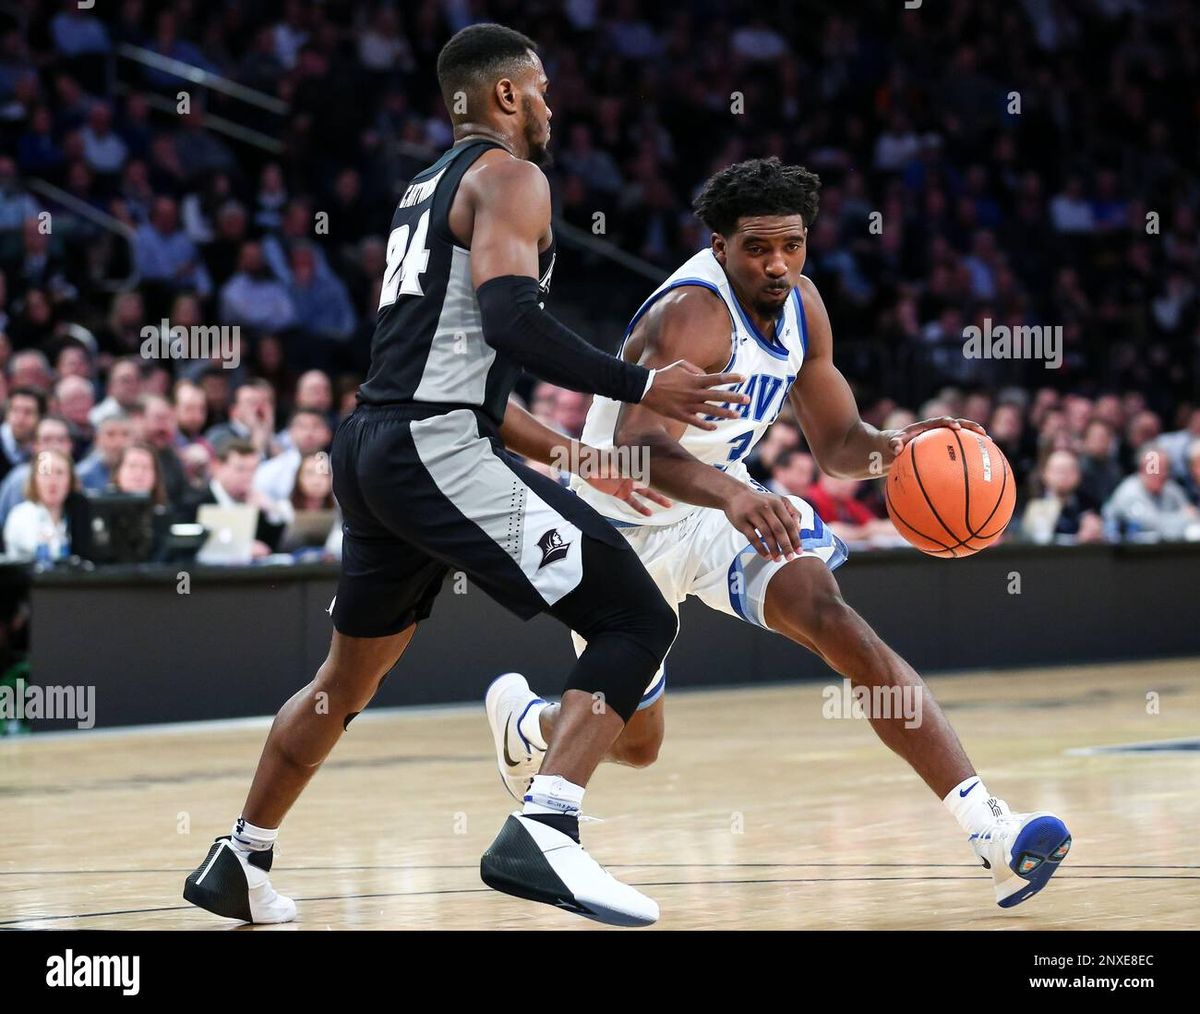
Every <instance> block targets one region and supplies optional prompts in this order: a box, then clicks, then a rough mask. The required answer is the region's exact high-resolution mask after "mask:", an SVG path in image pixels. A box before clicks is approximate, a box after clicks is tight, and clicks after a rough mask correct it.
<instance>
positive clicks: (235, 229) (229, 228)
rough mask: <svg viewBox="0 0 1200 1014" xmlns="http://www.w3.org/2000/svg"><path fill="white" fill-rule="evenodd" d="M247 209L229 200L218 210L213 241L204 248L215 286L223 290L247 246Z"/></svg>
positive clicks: (205, 258) (206, 261)
mask: <svg viewBox="0 0 1200 1014" xmlns="http://www.w3.org/2000/svg"><path fill="white" fill-rule="evenodd" d="M246 227H247V220H246V209H245V207H243V206H242V205H241V204H239V203H238V202H237V201H234V200H228V201H226V202H225V203H224V204H222V205H221V206H220V207H219V208H218V209H217V214H216V226H215V230H214V235H213V238H212V241H211V242H210V243H209V244H208V245H207V246H206V247H205V248H204V260H205V263H206V264H207V265H208V269H209V272H210V273H211V274H212V279H213V284H214V285H215V286H216V287H217V288H218V289H221V288H223V287H224V285H225V283H226V282H227V281H229V279H230V278H232V277H233V274H234V272H235V271H237V269H238V260H239V259H240V257H241V253H242V247H243V246H245V244H246V239H247V233H246Z"/></svg>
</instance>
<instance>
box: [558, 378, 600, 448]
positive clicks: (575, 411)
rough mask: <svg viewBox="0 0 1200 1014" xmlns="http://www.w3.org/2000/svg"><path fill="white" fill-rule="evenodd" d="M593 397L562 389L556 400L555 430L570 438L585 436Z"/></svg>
mask: <svg viewBox="0 0 1200 1014" xmlns="http://www.w3.org/2000/svg"><path fill="white" fill-rule="evenodd" d="M591 406H592V396H591V395H590V394H583V393H582V392H580V391H572V390H569V389H568V388H565V387H564V388H560V389H559V392H558V397H557V398H555V399H554V428H555V429H557V430H561V431H562V432H563V433H565V434H566V435H567V436H569V437H575V438H576V439H578V438H579V437H580V436H582V435H583V424H584V423H585V422H586V421H587V414H588V409H589V408H591Z"/></svg>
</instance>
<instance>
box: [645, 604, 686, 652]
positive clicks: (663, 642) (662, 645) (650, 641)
mask: <svg viewBox="0 0 1200 1014" xmlns="http://www.w3.org/2000/svg"><path fill="white" fill-rule="evenodd" d="M643 620H644V627H645V629H644V631H643V636H644V637H645V641H646V647H647V648H648V649H649V650H650V651H651V652H652V653H653V654H654V655H655V656H656V657H657V658H658V660H659V661H660V662H661V661H662V660H663V659H664V658H666V657H667V652H668V651H670V650H671V645H672V644H673V643H674V641H675V635H676V634H678V633H679V617H678V616H676V615H675V610H674V609H672V608H671V607H670V606H669V605H667V601H666V599H664V598H663V597H662V596H661V595H660V596H658V600H657V601H656V602H654V603H653V604H652V605H649V606H647V608H646V610H645V612H644V613H643Z"/></svg>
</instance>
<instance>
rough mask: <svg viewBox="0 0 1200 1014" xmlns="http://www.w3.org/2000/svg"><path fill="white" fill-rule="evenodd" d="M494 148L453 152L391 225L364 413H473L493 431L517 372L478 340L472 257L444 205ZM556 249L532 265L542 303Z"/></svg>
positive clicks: (473, 146) (409, 196) (361, 397)
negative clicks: (389, 408)
mask: <svg viewBox="0 0 1200 1014" xmlns="http://www.w3.org/2000/svg"><path fill="white" fill-rule="evenodd" d="M500 147H502V146H501V145H498V144H496V143H495V142H493V141H487V140H479V141H469V142H467V143H466V144H459V145H455V146H454V147H453V148H450V149H449V150H448V151H447V152H446V153H445V154H443V155H442V157H441V158H439V159H438V160H437V161H436V162H434V163H433V165H431V166H430V167H429V168H428V169H424V170H422V171H421V172H420V173H418V174H417V175H416V176H414V177H413V179H412V181H411V182H410V183H409V185H408V188H407V189H406V190H405V191H404V196H403V197H401V199H400V203H399V205H398V206H397V208H396V213H395V215H394V216H393V217H392V229H391V234H390V235H389V236H388V244H387V267H386V268H385V270H384V276H383V288H382V291H381V292H380V296H379V315H378V317H377V319H376V322H375V334H374V336H373V337H372V339H371V368H370V371H369V372H368V373H367V379H366V381H365V382H364V383H363V385H362V387H361V388H359V392H358V401H359V402H360V403H363V404H368V405H390V404H405V403H411V402H417V403H421V404H429V405H439V404H444V405H446V406H447V411H449V410H450V409H452V408H462V407H463V406H465V405H469V406H473V407H476V408H479V409H481V410H482V411H483V412H484V413H485V414H487V415H488V416H490V417H491V418H492V419H493V420H495V421H496V422H497V423H499V422H501V420H503V418H504V411H505V408H506V406H507V403H508V396H509V394H510V393H511V392H512V389H513V385H514V384H515V383H516V381H517V377H518V376H519V375H520V372H521V368H520V366H518V365H517V364H516V363H514V362H512V361H511V360H510V359H508V357H506V356H505V355H504V354H503V353H500V352H497V351H496V349H494V348H492V346H490V345H489V344H488V343H487V342H486V341H484V338H483V324H482V321H481V317H480V312H479V302H478V300H476V298H475V288H474V286H473V285H472V284H471V251H470V250H469V249H467V248H466V247H464V246H462V245H461V244H460V243H459V242H458V241H457V240H456V239H455V238H454V234H453V233H452V232H451V231H450V222H449V216H450V206H451V204H452V203H453V201H454V195H455V193H456V192H457V191H458V184H459V181H461V180H462V178H463V174H464V173H466V171H467V170H468V169H469V168H470V167H471V166H472V165H473V164H474V162H475V160H476V159H477V158H479V156H481V155H482V154H483V153H484V152H486V151H489V150H490V149H492V148H500ZM553 270H554V244H553V243H551V245H550V247H549V249H547V250H546V251H545V252H543V253H541V254H539V256H538V276H539V287H540V290H541V295H542V297H543V298H544V297H545V296H546V295H547V294H548V292H549V288H550V275H551V273H552V272H553Z"/></svg>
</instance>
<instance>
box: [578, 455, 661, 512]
mask: <svg viewBox="0 0 1200 1014" xmlns="http://www.w3.org/2000/svg"><path fill="white" fill-rule="evenodd" d="M580 453H581V455H586V464H584V462H582V461H581V465H584V467H581V468H580V470H579V471H580V478H582V479H583V481H584V482H586V483H587V484H588V485H589V486H591V487H592V489H595V490H598V491H599V492H601V493H607V494H608V495H609V496H613V497H616V498H617V499H618V500H621V501H622V502H624V503H627V504H628V505H629V506H630V507H632V508H633V509H634V510H635V511H637V512H638V513H639V514H642V515H644V516H646V517H649V516H650V515H651V514H652V513H653V511H652V510H651V509H650V508H649V507H648V506H646V504H645V503H644V501H643V500H642V498H643V497H645V499H646V500H650V501H651V502H653V503H656V504H658V505H659V506H660V507H672V506H674V504H673V503H672V502H671V501H670V500H668V499H667V498H666V497H665V496H663V495H662V494H661V493H659V492H657V491H656V490H653V489H650V487H649V486H647V485H645V483H643V482H639V481H638V478H640V477H635V476H632V475H622V474H621V473H622V467H621V466H622V461H621V458H620V457H619V456H618V455H617V454H616V453H615V451H614V450H613V448H609V447H606V448H602V449H600V448H595V447H589V448H586V451H585V450H584V449H583V448H581V452H580Z"/></svg>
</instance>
